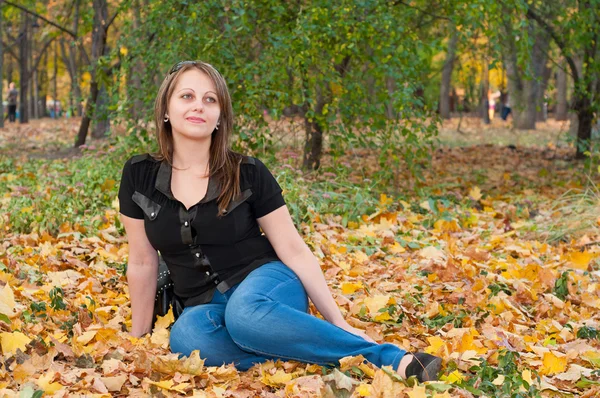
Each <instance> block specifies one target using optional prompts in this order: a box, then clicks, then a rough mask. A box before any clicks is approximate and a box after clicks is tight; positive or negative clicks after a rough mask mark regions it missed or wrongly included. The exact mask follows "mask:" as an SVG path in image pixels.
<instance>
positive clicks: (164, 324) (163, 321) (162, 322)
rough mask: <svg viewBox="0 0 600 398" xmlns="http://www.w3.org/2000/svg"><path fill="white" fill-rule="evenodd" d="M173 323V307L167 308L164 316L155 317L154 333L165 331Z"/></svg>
mask: <svg viewBox="0 0 600 398" xmlns="http://www.w3.org/2000/svg"><path fill="white" fill-rule="evenodd" d="M173 322H175V317H174V316H173V307H171V306H169V311H168V312H167V313H166V315H165V316H159V317H157V320H156V323H155V324H154V331H157V330H159V329H166V328H168V327H169V326H171V324H172V323H173Z"/></svg>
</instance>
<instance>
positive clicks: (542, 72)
mask: <svg viewBox="0 0 600 398" xmlns="http://www.w3.org/2000/svg"><path fill="white" fill-rule="evenodd" d="M538 37H539V40H536V44H537V45H536V48H535V49H534V52H533V57H534V59H533V60H532V62H533V65H534V70H535V73H536V76H535V79H536V83H537V84H536V86H537V87H536V97H537V98H536V121H538V122H545V121H546V119H547V118H548V104H547V101H546V97H545V96H546V88H547V87H548V80H550V76H551V75H552V69H551V68H549V67H548V65H547V63H548V55H547V50H548V48H549V46H550V41H549V39H548V36H547V35H545V34H541V33H540V35H538ZM536 49H537V51H536Z"/></svg>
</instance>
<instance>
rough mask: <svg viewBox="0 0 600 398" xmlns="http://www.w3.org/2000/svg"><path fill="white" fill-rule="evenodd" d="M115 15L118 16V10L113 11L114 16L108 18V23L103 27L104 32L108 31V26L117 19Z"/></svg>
mask: <svg viewBox="0 0 600 398" xmlns="http://www.w3.org/2000/svg"><path fill="white" fill-rule="evenodd" d="M117 15H119V10H117V11H115V15H113V16H112V18H110V19H109V20H108V23H107V24H106V26H105V27H104V29H105V30H106V31H108V28H109V27H110V25H111V24H112V23H113V22H114V21H115V18H116V17H117Z"/></svg>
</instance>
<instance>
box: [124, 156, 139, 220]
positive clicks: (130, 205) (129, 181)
mask: <svg viewBox="0 0 600 398" xmlns="http://www.w3.org/2000/svg"><path fill="white" fill-rule="evenodd" d="M133 177H134V176H133V173H132V170H131V159H129V160H128V161H127V162H126V163H125V166H124V167H123V174H122V175H121V185H120V186H119V212H120V213H121V214H123V215H125V216H127V217H131V218H137V219H143V218H144V211H143V210H142V209H141V208H140V207H139V206H138V205H137V204H136V203H135V202H134V201H133V199H132V196H133V193H134V192H135V184H134V178H133Z"/></svg>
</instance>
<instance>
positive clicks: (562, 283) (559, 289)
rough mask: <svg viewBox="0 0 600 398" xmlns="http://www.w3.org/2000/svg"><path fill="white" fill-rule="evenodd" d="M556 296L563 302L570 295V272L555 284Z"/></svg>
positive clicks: (564, 274) (565, 273) (566, 272)
mask: <svg viewBox="0 0 600 398" xmlns="http://www.w3.org/2000/svg"><path fill="white" fill-rule="evenodd" d="M554 295H555V296H556V297H558V298H559V299H561V300H565V299H566V298H567V296H568V295H569V271H565V272H563V273H562V274H561V275H560V278H558V279H556V282H554Z"/></svg>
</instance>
